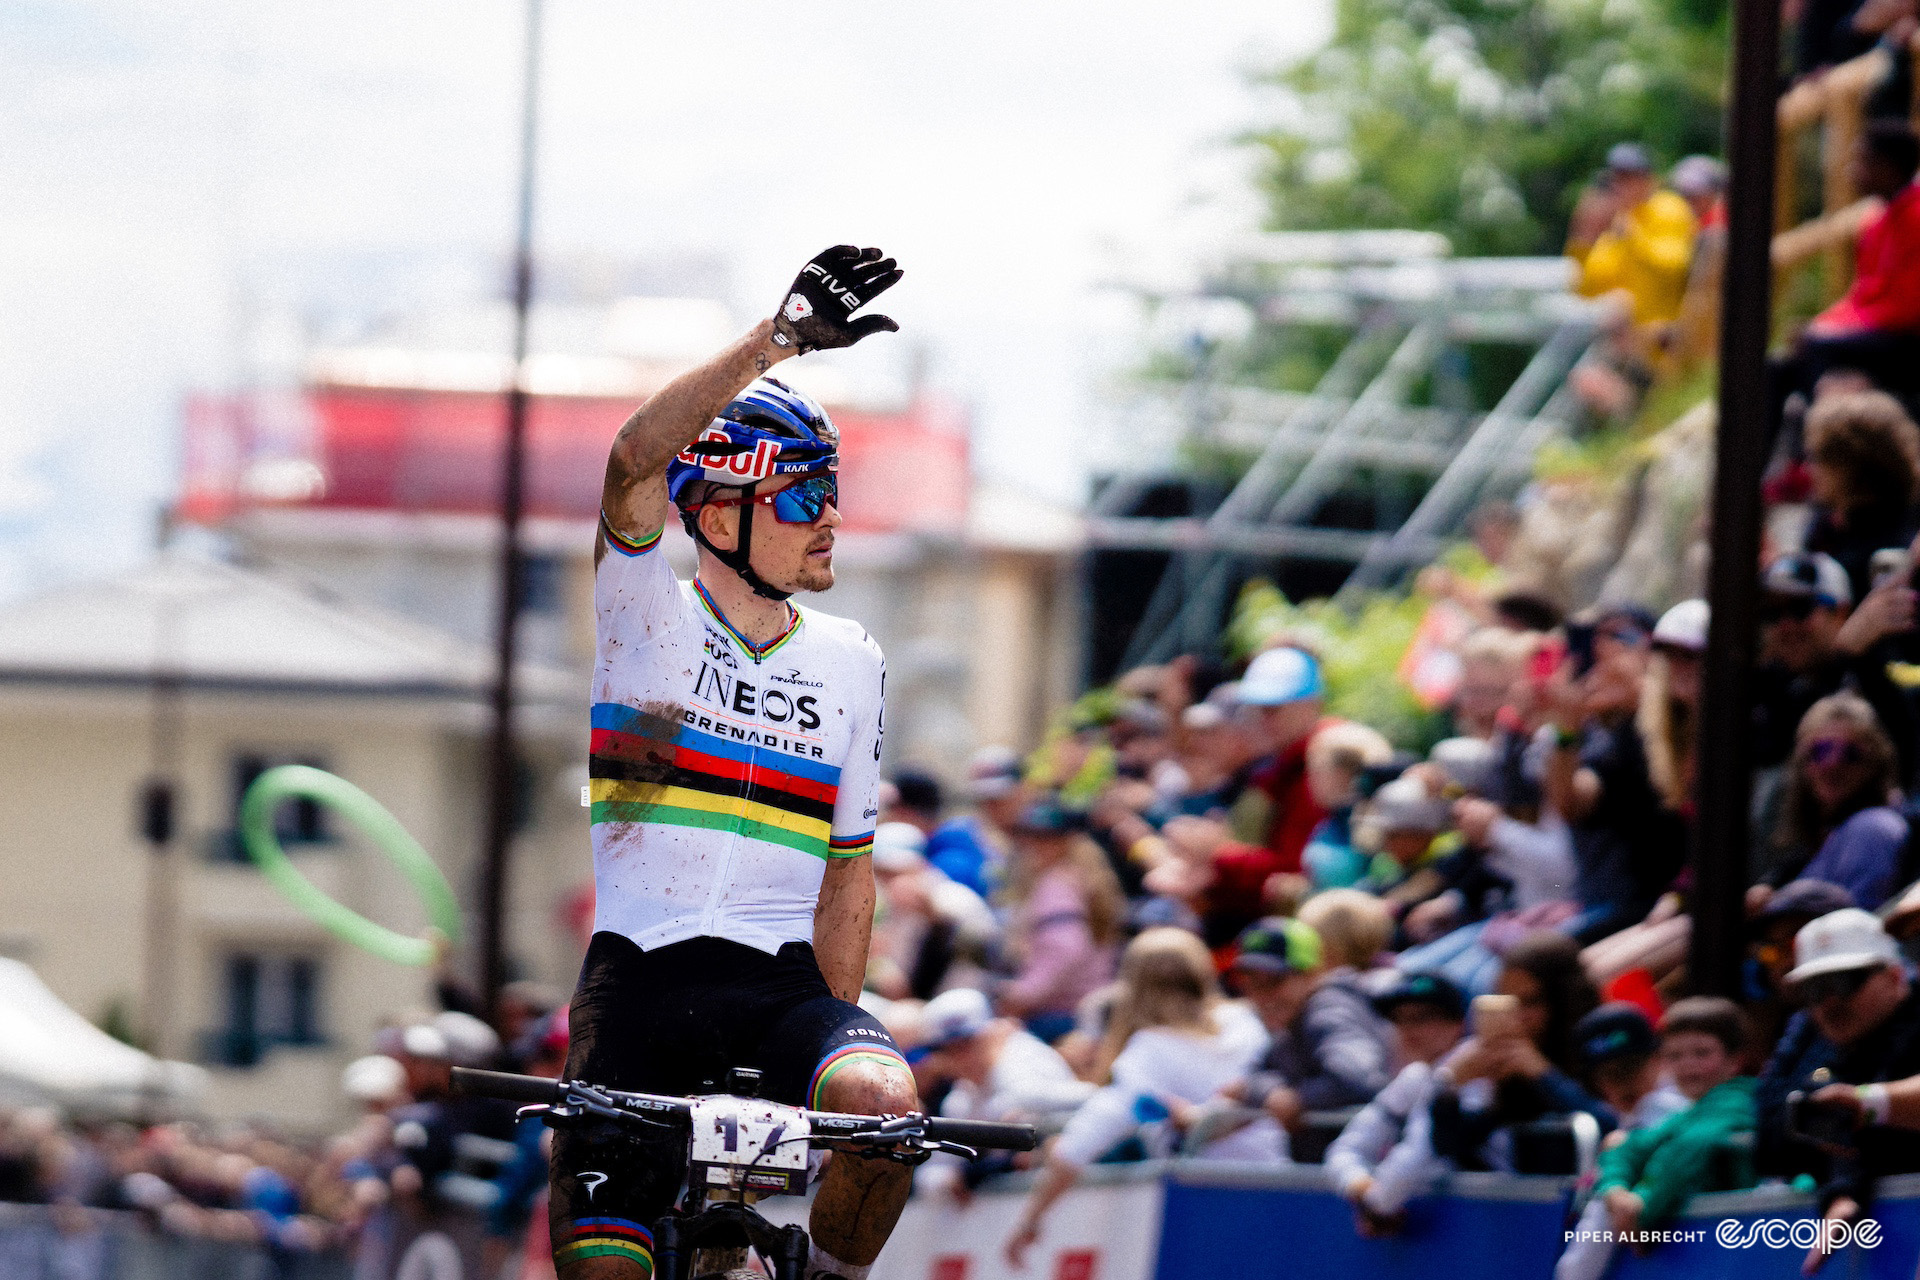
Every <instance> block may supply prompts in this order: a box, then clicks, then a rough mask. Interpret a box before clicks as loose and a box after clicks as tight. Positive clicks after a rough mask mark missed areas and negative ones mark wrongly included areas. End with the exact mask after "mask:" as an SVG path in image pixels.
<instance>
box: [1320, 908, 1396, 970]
mask: <svg viewBox="0 0 1920 1280" xmlns="http://www.w3.org/2000/svg"><path fill="white" fill-rule="evenodd" d="M1298 918H1299V920H1300V923H1301V924H1304V925H1306V926H1307V927H1308V928H1310V929H1312V930H1313V931H1314V932H1315V933H1317V934H1319V935H1320V951H1321V959H1322V960H1323V961H1324V962H1325V963H1326V965H1327V968H1328V969H1330V970H1335V971H1338V970H1342V969H1347V970H1352V971H1353V972H1355V973H1365V972H1366V971H1367V970H1369V969H1372V968H1373V967H1374V966H1375V965H1377V964H1378V963H1379V962H1380V959H1381V953H1382V952H1384V951H1385V950H1386V949H1387V944H1388V943H1389V942H1391V941H1392V940H1393V917H1392V916H1391V915H1390V914H1388V912H1387V909H1386V907H1385V906H1384V905H1383V904H1382V903H1381V901H1380V899H1378V898H1376V897H1374V896H1373V895H1372V894H1368V893H1362V892H1361V891H1360V890H1358V889H1328V890H1326V891H1325V892H1323V893H1316V894H1314V895H1313V896H1312V897H1311V898H1308V899H1307V900H1306V901H1305V902H1303V903H1301V904H1300V911H1299V913H1298Z"/></svg>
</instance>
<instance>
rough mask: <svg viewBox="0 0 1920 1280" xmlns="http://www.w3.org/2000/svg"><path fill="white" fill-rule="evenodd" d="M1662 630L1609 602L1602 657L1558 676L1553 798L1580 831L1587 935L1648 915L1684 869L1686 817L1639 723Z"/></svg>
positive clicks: (1599, 642) (1598, 633) (1578, 886)
mask: <svg viewBox="0 0 1920 1280" xmlns="http://www.w3.org/2000/svg"><path fill="white" fill-rule="evenodd" d="M1652 631H1653V622H1652V620H1651V619H1649V618H1647V617H1646V616H1645V615H1644V614H1643V613H1642V612H1640V611H1639V610H1637V609H1632V608H1626V607H1614V608H1610V609H1607V610H1604V611H1602V612H1601V613H1600V614H1599V616H1598V617H1597V618H1596V619H1595V621H1594V623H1593V630H1592V639H1591V645H1592V654H1593V658H1592V665H1591V666H1590V667H1589V668H1588V669H1587V670H1586V671H1584V672H1582V671H1580V670H1579V669H1578V665H1579V660H1578V659H1577V658H1575V657H1571V656H1570V657H1569V659H1568V660H1567V661H1566V662H1565V663H1563V664H1562V665H1561V666H1560V668H1559V669H1558V670H1556V671H1555V672H1554V674H1553V677H1552V679H1551V680H1550V681H1549V683H1548V688H1547V698H1548V702H1549V705H1550V707H1551V711H1552V718H1553V726H1554V738H1553V746H1554V751H1553V754H1552V756H1551V758H1550V761H1549V764H1548V767H1547V775H1546V787H1545V791H1546V802H1547V805H1548V807H1550V808H1551V809H1553V810H1554V811H1555V812H1556V813H1559V814H1560V815H1561V816H1562V817H1564V818H1565V819H1566V821H1567V825H1568V827H1569V828H1570V831H1571V835H1572V840H1573V853H1574V861H1575V868H1576V880H1575V885H1574V888H1575V894H1576V896H1577V897H1578V899H1579V902H1580V906H1581V914H1580V916H1579V917H1578V919H1576V920H1575V921H1574V922H1573V923H1572V924H1571V926H1570V932H1571V933H1572V934H1573V936H1574V937H1575V938H1577V939H1578V940H1579V941H1581V942H1594V941H1597V940H1598V939H1600V938H1604V937H1606V936H1607V935H1608V934H1611V933H1616V932H1618V931H1619V930H1620V929H1622V928H1624V927H1625V926H1626V925H1628V924H1629V923H1631V922H1633V921H1635V920H1638V919H1640V918H1641V917H1643V916H1645V915H1646V914H1647V912H1648V911H1649V910H1650V909H1651V908H1652V906H1653V904H1654V902H1655V901H1656V900H1657V899H1658V898H1659V896H1660V894H1661V892H1662V891H1663V890H1665V889H1666V887H1667V886H1668V885H1669V884H1670V883H1672V881H1673V877H1674V875H1675V874H1676V873H1677V872H1678V871H1679V869H1680V861H1681V852H1682V848H1683V832H1682V829H1681V823H1680V819H1679V816H1678V815H1677V814H1674V813H1673V812H1672V811H1670V810H1668V809H1667V808H1666V807H1665V806H1664V805H1663V804H1662V803H1661V797H1660V795H1659V793H1658V792H1656V791H1655V790H1654V789H1653V780H1652V778H1651V777H1650V775H1649V773H1648V769H1647V752H1646V747H1645V744H1644V743H1643V742H1642V740H1641V737H1640V732H1639V728H1638V726H1637V724H1636V723H1635V716H1636V715H1637V713H1638V711H1639V707H1640V695H1641V684H1642V682H1643V681H1644V680H1645V678H1646V672H1647V662H1648V656H1649V642H1650V640H1651V637H1652Z"/></svg>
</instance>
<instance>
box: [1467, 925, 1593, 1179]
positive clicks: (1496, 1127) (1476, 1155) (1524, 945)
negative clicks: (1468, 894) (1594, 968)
mask: <svg viewBox="0 0 1920 1280" xmlns="http://www.w3.org/2000/svg"><path fill="white" fill-rule="evenodd" d="M1599 1003H1600V997H1599V993H1598V992H1597V991H1595V990H1594V986H1593V982H1592V980H1591V979H1589V978H1588V977H1587V975H1586V971H1585V970H1584V969H1582V968H1581V966H1580V949H1579V947H1578V946H1577V945H1576V944H1575V943H1574V942H1573V941H1572V940H1571V939H1569V938H1567V937H1566V936H1565V935H1564V934H1559V933H1554V932H1551V931H1548V930H1541V931H1539V932H1536V933H1531V934H1528V935H1527V936H1526V937H1525V938H1522V939H1521V940H1520V941H1519V942H1518V943H1516V944H1515V945H1514V946H1513V948H1512V950H1510V951H1508V952H1507V955H1506V962H1505V966H1504V968H1503V969H1502V970H1501V973H1500V979H1499V982H1498V984H1497V987H1496V990H1495V991H1494V992H1493V993H1492V994H1489V995H1484V996H1478V997H1475V999H1474V1001H1473V1005H1472V1027H1473V1034H1472V1035H1470V1036H1468V1037H1467V1038H1466V1039H1465V1040H1462V1041H1461V1042H1460V1044H1459V1046H1458V1047H1456V1048H1455V1049H1454V1050H1453V1052H1452V1053H1450V1054H1448V1055H1447V1056H1446V1058H1444V1059H1443V1060H1442V1061H1441V1063H1440V1065H1439V1066H1438V1067H1437V1068H1435V1070H1434V1081H1435V1084H1436V1086H1437V1087H1436V1090H1435V1094H1434V1099H1433V1105H1432V1112H1431V1116H1432V1134H1433V1139H1432V1140H1433V1148H1434V1151H1435V1153H1436V1154H1437V1155H1439V1156H1440V1157H1442V1158H1444V1159H1446V1160H1448V1161H1450V1162H1451V1163H1452V1165H1453V1167H1454V1168H1456V1169H1467V1170H1485V1169H1504V1170H1511V1169H1512V1167H1513V1158H1514V1153H1513V1144H1512V1142H1511V1141H1508V1140H1505V1139H1504V1138H1503V1137H1502V1132H1503V1131H1504V1130H1507V1129H1510V1128H1511V1126H1513V1125H1516V1124H1525V1123H1526V1122H1528V1121H1531V1120H1537V1119H1539V1118H1541V1117H1542V1116H1547V1115H1565V1114H1568V1113H1571V1112H1576V1111H1578V1112H1585V1113H1586V1114H1588V1115H1590V1116H1592V1117H1593V1118H1594V1120H1595V1121H1596V1122H1598V1124H1599V1126H1600V1128H1601V1129H1602V1130H1603V1131H1604V1130H1610V1129H1612V1128H1613V1127H1614V1125H1615V1123H1616V1117H1615V1116H1614V1114H1613V1111H1612V1110H1611V1109H1610V1108H1609V1107H1608V1106H1607V1105H1606V1103H1604V1102H1602V1101H1600V1100H1599V1099H1598V1098H1596V1097H1594V1096H1593V1095H1592V1094H1591V1093H1589V1092H1588V1091H1587V1090H1586V1089H1585V1088H1584V1087H1583V1086H1582V1085H1581V1084H1580V1083H1579V1081H1578V1080H1577V1079H1575V1077H1574V1071H1575V1070H1576V1063H1577V1053H1578V1048H1577V1045H1576V1043H1575V1038H1574V1028H1575V1027H1576V1026H1577V1025H1578V1024H1579V1022H1580V1019H1581V1018H1583V1017H1585V1016H1586V1015H1587V1014H1588V1013H1590V1012H1592V1011H1593V1009H1594V1008H1595V1007H1596V1006H1597V1005H1598V1004H1599Z"/></svg>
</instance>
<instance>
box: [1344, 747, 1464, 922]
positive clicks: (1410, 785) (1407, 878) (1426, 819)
mask: <svg viewBox="0 0 1920 1280" xmlns="http://www.w3.org/2000/svg"><path fill="white" fill-rule="evenodd" d="M1446 827H1447V805H1446V802H1445V801H1444V800H1442V799H1440V798H1439V797H1438V796H1436V795H1434V794H1433V793H1432V792H1430V791H1428V790H1427V784H1426V783H1425V782H1424V781H1422V780H1421V779H1420V778H1419V777H1417V776H1414V775H1412V774H1403V775H1401V776H1400V777H1398V778H1395V779H1394V780H1393V781H1392V782H1389V783H1388V784H1387V785H1386V786H1384V787H1382V788H1380V790H1378V791H1376V792H1374V795H1373V799H1372V800H1370V801H1368V802H1367V807H1366V811H1365V813H1364V815H1363V816H1362V818H1361V821H1360V830H1359V842H1360V844H1361V846H1362V847H1363V848H1368V849H1372V850H1374V851H1375V852H1374V855H1373V858H1372V860H1371V861H1370V862H1369V863H1368V867H1367V876H1366V878H1365V879H1364V880H1362V881H1361V882H1360V883H1359V885H1358V886H1357V887H1358V888H1360V889H1363V890H1365V891H1366V892H1368V893H1373V894H1378V895H1380V897H1381V898H1382V899H1383V900H1384V901H1385V902H1386V904H1387V907H1388V909H1389V910H1390V911H1392V912H1393V913H1394V915H1395V916H1396V917H1404V916H1405V914H1406V912H1407V911H1408V910H1409V909H1411V908H1412V907H1415V906H1417V905H1418V904H1420V903H1422V902H1424V901H1426V900H1427V899H1428V898H1431V897H1433V896H1434V895H1435V894H1437V893H1439V892H1440V891H1441V889H1442V888H1444V882H1443V880H1442V879H1441V876H1440V872H1439V869H1438V868H1437V866H1436V865H1435V863H1436V862H1437V861H1438V860H1439V857H1440V855H1441V854H1442V852H1443V850H1440V849H1438V848H1436V847H1435V843H1434V842H1435V840H1436V838H1437V837H1438V836H1439V835H1440V833H1441V832H1442V831H1444V830H1446Z"/></svg>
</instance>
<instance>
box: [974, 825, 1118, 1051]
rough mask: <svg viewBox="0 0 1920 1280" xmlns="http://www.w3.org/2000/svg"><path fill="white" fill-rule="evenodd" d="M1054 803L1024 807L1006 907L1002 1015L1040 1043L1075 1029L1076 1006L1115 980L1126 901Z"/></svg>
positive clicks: (1102, 860) (1095, 850)
mask: <svg viewBox="0 0 1920 1280" xmlns="http://www.w3.org/2000/svg"><path fill="white" fill-rule="evenodd" d="M1077 825H1078V824H1077V820H1076V818H1075V816H1074V815H1073V814H1072V813H1070V812H1069V811H1068V810H1066V809H1064V808H1062V807H1061V805H1060V804H1059V802H1058V801H1057V800H1051V799H1048V800H1040V801H1036V802H1035V803H1034V804H1032V805H1030V806H1028V808H1027V810H1026V811H1025V812H1024V813H1023V814H1021V816H1020V818H1019V819H1018V821H1017V822H1016V823H1015V824H1014V829H1013V832H1012V834H1013V861H1012V863H1011V865H1010V866H1009V868H1008V875H1007V886H1006V892H1005V895H1004V897H1005V903H1004V905H1005V906H1006V908H1007V910H1008V921H1007V943H1008V951H1009V954H1010V956H1011V958H1012V960H1013V962H1014V964H1015V966H1016V967H1015V972H1014V975H1013V978H1012V980H1011V981H1009V982H1008V983H1006V984H1005V985H1004V986H1003V987H1001V988H1000V990H999V992H998V1003H999V1006H1000V1008H1001V1009H1003V1010H1005V1011H1006V1012H1008V1013H1010V1014H1013V1015H1014V1016H1017V1017H1019V1018H1021V1019H1023V1020H1024V1021H1025V1022H1026V1025H1027V1029H1028V1030H1029V1031H1032V1032H1033V1033H1034V1034H1035V1035H1037V1036H1039V1037H1040V1038H1041V1039H1042V1040H1046V1041H1053V1040H1057V1039H1059V1038H1060V1037H1061V1036H1062V1035H1065V1034H1066V1033H1067V1032H1068V1031H1071V1030H1072V1029H1073V1013H1074V1008H1075V1006H1077V1005H1078V1004H1079V1003H1080V1001H1081V1000H1082V999H1083V998H1084V997H1085V996H1086V995H1087V994H1088V993H1089V992H1091V991H1093V990H1094V988H1096V987H1098V986H1100V985H1101V984H1102V983H1104V982H1106V981H1107V980H1108V979H1109V978H1110V977H1111V976H1112V975H1113V954H1114V950H1115V947H1116V946H1117V944H1118V943H1119V940H1120V925H1121V922H1122V921H1123V920H1124V919H1125V917H1126V900H1125V898H1124V897H1123V896H1122V894H1121V892H1120V883H1119V881H1118V880H1116V879H1115V878H1114V874H1113V869H1112V868H1111V867H1110V866H1108V865H1107V858H1106V855H1105V854H1103V853H1102V852H1101V851H1100V847H1099V846H1098V845H1096V844H1094V843H1093V841H1091V840H1089V839H1088V838H1087V837H1086V836H1085V835H1084V834H1083V833H1081V832H1080V831H1079V830H1077Z"/></svg>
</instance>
